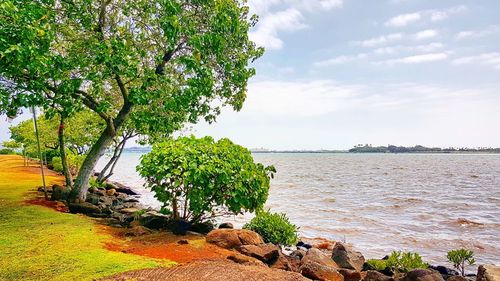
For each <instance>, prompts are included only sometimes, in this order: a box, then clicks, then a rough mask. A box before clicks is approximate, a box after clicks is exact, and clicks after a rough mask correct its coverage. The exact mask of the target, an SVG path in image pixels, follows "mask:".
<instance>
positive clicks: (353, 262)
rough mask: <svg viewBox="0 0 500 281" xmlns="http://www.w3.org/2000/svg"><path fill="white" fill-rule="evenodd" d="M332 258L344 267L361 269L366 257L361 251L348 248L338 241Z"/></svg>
mask: <svg viewBox="0 0 500 281" xmlns="http://www.w3.org/2000/svg"><path fill="white" fill-rule="evenodd" d="M332 259H333V260H334V261H335V262H336V263H337V264H338V265H339V266H340V267H342V268H347V269H354V270H357V271H361V269H362V268H363V264H364V263H365V258H364V257H363V255H362V254H361V253H360V252H356V251H353V250H352V249H349V248H347V247H346V246H345V245H344V244H342V243H338V242H337V243H336V244H335V247H334V248H333V253H332Z"/></svg>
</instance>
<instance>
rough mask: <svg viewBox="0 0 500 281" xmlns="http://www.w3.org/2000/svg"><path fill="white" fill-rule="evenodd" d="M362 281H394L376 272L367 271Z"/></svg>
mask: <svg viewBox="0 0 500 281" xmlns="http://www.w3.org/2000/svg"><path fill="white" fill-rule="evenodd" d="M363 281H394V278H392V277H389V276H387V275H385V274H383V273H380V272H378V271H376V270H368V271H367V272H366V274H365V276H364V278H363Z"/></svg>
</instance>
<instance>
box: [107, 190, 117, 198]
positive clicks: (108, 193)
mask: <svg viewBox="0 0 500 281" xmlns="http://www.w3.org/2000/svg"><path fill="white" fill-rule="evenodd" d="M115 193H116V189H114V188H112V189H108V190H106V195H108V196H113V195H115Z"/></svg>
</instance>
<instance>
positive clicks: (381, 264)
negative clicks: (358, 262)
mask: <svg viewBox="0 0 500 281" xmlns="http://www.w3.org/2000/svg"><path fill="white" fill-rule="evenodd" d="M366 263H367V264H368V265H370V267H371V268H373V269H375V270H377V271H383V270H384V269H386V268H387V262H386V260H375V259H370V260H367V261H366Z"/></svg>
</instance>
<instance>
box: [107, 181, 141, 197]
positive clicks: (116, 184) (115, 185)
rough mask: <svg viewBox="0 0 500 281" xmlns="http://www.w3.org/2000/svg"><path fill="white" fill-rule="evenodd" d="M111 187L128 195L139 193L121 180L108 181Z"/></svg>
mask: <svg viewBox="0 0 500 281" xmlns="http://www.w3.org/2000/svg"><path fill="white" fill-rule="evenodd" d="M107 186H108V187H109V188H113V189H115V190H116V191H117V192H120V193H125V194H126V195H139V194H138V193H137V192H135V191H133V190H132V189H131V188H130V187H128V186H125V185H123V184H121V183H119V182H107Z"/></svg>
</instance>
